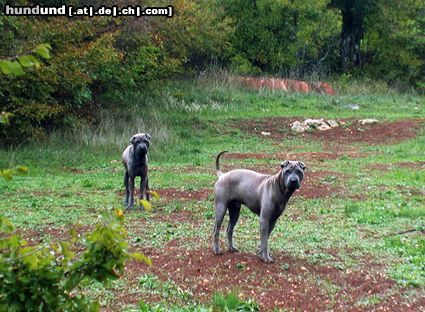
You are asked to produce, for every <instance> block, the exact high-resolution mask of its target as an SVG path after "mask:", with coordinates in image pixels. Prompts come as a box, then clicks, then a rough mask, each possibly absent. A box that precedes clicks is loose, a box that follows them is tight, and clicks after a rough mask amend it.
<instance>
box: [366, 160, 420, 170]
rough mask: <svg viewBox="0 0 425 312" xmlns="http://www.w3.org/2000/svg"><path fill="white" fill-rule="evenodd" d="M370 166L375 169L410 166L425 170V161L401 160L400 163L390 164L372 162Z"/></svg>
mask: <svg viewBox="0 0 425 312" xmlns="http://www.w3.org/2000/svg"><path fill="white" fill-rule="evenodd" d="M368 168H370V169H373V170H383V171H387V170H394V169H398V168H410V169H415V170H425V161H418V162H399V163H388V164H372V165H370V166H369V167H368Z"/></svg>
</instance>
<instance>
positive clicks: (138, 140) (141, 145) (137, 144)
mask: <svg viewBox="0 0 425 312" xmlns="http://www.w3.org/2000/svg"><path fill="white" fill-rule="evenodd" d="M150 139H151V136H150V135H149V134H148V133H138V134H135V135H133V136H132V137H131V139H130V143H131V144H133V147H134V151H135V153H136V154H137V155H145V154H147V152H148V149H149V142H150Z"/></svg>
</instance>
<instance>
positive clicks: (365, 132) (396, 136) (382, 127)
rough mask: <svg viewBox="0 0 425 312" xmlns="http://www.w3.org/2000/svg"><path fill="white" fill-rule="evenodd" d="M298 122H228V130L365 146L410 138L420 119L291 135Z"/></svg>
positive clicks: (348, 121)
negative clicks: (294, 124)
mask: <svg viewBox="0 0 425 312" xmlns="http://www.w3.org/2000/svg"><path fill="white" fill-rule="evenodd" d="M300 119H304V118H301V117H298V118H297V117H267V118H261V119H244V120H240V119H239V120H235V121H232V124H231V125H230V126H231V127H236V128H238V129H241V130H242V131H245V132H248V133H250V134H254V135H258V136H263V135H262V134H261V132H269V133H270V135H268V136H266V137H269V138H272V139H275V140H282V139H283V138H290V137H302V138H306V139H311V140H317V139H319V140H321V141H323V142H330V143H332V144H351V143H366V144H369V145H375V144H390V143H396V142H401V141H404V140H407V139H410V138H413V137H414V136H415V135H416V132H417V131H418V130H419V129H420V128H421V126H422V125H423V123H424V120H423V119H405V120H397V121H387V122H381V123H377V124H368V125H361V124H359V123H358V122H357V120H355V119H343V121H344V122H346V124H347V126H346V127H337V128H332V129H330V130H326V131H318V130H317V131H312V132H303V133H300V134H295V133H293V132H292V131H291V129H290V126H289V125H290V124H291V123H292V122H294V121H296V120H300ZM263 137H264V136H263Z"/></svg>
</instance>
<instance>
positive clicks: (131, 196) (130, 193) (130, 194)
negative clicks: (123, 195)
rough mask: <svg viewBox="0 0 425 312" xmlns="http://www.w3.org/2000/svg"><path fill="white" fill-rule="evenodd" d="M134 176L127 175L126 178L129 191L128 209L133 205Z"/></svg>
mask: <svg viewBox="0 0 425 312" xmlns="http://www.w3.org/2000/svg"><path fill="white" fill-rule="evenodd" d="M134 178H135V177H134V176H131V177H129V179H128V192H129V201H128V206H127V208H128V209H133V206H134Z"/></svg>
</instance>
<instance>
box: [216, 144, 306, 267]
mask: <svg viewBox="0 0 425 312" xmlns="http://www.w3.org/2000/svg"><path fill="white" fill-rule="evenodd" d="M223 153H226V152H221V153H220V154H218V155H217V158H216V172H217V176H218V181H217V182H216V184H215V186H214V192H215V227H214V253H215V254H220V253H221V251H220V247H219V232H220V227H221V224H222V222H223V219H224V215H225V214H226V211H227V210H229V225H228V227H227V239H228V246H229V251H230V252H235V251H238V250H237V249H236V248H235V247H234V246H233V228H234V227H235V224H236V222H238V218H239V213H240V210H241V204H243V205H245V206H247V207H248V208H249V209H250V210H251V211H252V212H254V213H255V214H257V215H259V216H260V237H261V243H260V259H261V260H262V261H264V262H266V263H269V262H272V261H273V260H272V258H270V255H269V251H268V239H269V236H270V233H271V232H272V230H273V228H274V226H275V224H276V221H277V219H278V218H279V217H280V215H281V214H282V213H283V211H284V210H285V207H286V204H287V202H288V200H289V198H290V197H291V195H292V194H293V193H294V191H295V190H296V189H298V188H299V187H300V186H301V182H302V180H303V178H304V169H305V165H304V163H302V162H300V161H289V160H285V161H284V162H283V163H282V164H281V170H280V171H279V172H278V173H276V174H275V175H268V174H261V173H257V172H255V171H251V170H244V169H240V170H232V171H229V172H226V173H222V172H221V171H220V165H219V159H220V156H221V154H223Z"/></svg>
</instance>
